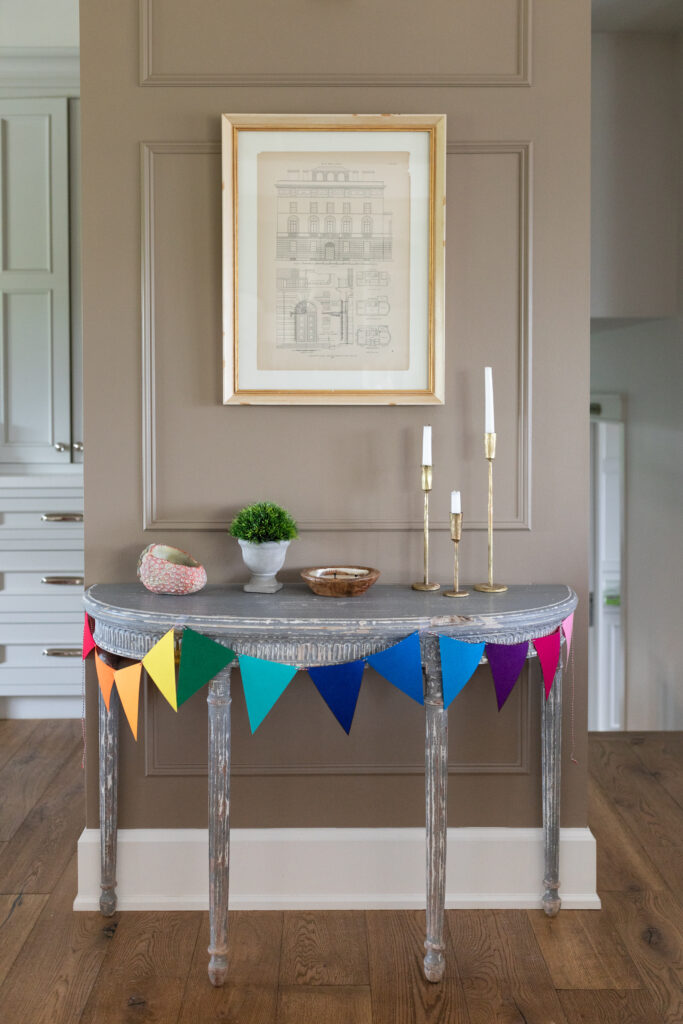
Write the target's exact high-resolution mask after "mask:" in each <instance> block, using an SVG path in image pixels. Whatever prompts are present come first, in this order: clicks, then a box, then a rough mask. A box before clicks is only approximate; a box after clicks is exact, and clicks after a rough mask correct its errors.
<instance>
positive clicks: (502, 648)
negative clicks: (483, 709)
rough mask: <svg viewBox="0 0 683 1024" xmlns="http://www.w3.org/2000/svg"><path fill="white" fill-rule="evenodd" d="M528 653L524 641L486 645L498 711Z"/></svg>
mask: <svg viewBox="0 0 683 1024" xmlns="http://www.w3.org/2000/svg"><path fill="white" fill-rule="evenodd" d="M528 651H529V644H528V643H527V641H526V640H525V641H524V642H523V643H521V644H487V645H486V657H487V658H488V661H489V665H490V666H491V675H492V676H493V684H494V686H495V688H496V699H497V701H498V710H499V711H500V709H501V708H502V706H503V704H504V703H505V701H506V700H507V699H508V697H509V696H510V694H511V693H512V691H513V689H514V686H515V683H516V682H517V680H518V679H519V675H520V672H521V671H522V669H523V668H524V662H525V661H526V657H527V654H528Z"/></svg>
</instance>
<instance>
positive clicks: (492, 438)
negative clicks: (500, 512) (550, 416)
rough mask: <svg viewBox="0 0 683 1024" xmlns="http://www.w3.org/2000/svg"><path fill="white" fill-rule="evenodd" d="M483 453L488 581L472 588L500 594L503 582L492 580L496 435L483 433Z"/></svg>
mask: <svg viewBox="0 0 683 1024" xmlns="http://www.w3.org/2000/svg"><path fill="white" fill-rule="evenodd" d="M484 455H485V456H486V459H487V461H488V464H489V579H488V583H475V584H474V589H475V590H481V591H483V592H484V593H485V594H502V593H503V591H505V590H507V587H506V585H505V584H504V583H494V582H493V460H494V459H495V457H496V435H495V434H484Z"/></svg>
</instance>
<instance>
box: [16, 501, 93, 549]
mask: <svg viewBox="0 0 683 1024" xmlns="http://www.w3.org/2000/svg"><path fill="white" fill-rule="evenodd" d="M60 516H64V517H66V518H64V519H63V520H60V519H59V518H58V517H60ZM77 517H80V518H77ZM82 517H83V513H82V511H80V510H79V509H75V508H73V507H70V508H69V509H67V510H64V511H60V510H59V509H55V508H54V507H49V508H43V509H40V510H36V511H35V512H11V511H9V512H8V511H6V510H2V511H0V538H5V539H6V540H15V539H16V540H20V539H22V538H25V539H28V538H32V539H33V538H35V539H36V540H37V539H40V538H41V537H52V538H54V539H55V541H56V542H57V543H58V542H59V539H60V538H61V537H72V538H76V537H79V538H82V537H83V518H82Z"/></svg>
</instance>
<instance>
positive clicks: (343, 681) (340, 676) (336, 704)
mask: <svg viewBox="0 0 683 1024" xmlns="http://www.w3.org/2000/svg"><path fill="white" fill-rule="evenodd" d="M364 669H365V662H364V661H349V662H346V663H345V664H342V665H321V666H318V667H316V668H309V670H308V674H309V676H310V677H311V679H312V680H313V682H314V683H315V686H316V689H317V690H318V693H319V694H320V696H321V697H322V699H323V700H324V701H325V703H326V704H327V706H328V708H329V709H330V711H331V712H332V714H333V715H334V717H335V718H336V719H337V721H338V722H339V724H340V725H341V727H342V729H343V730H344V731H345V732H346V733H347V734H348V733H349V732H351V723H352V722H353V715H354V712H355V710H356V704H357V703H358V694H359V693H360V684H361V682H362V681H363V671H364Z"/></svg>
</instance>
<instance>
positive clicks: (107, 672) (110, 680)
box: [95, 651, 114, 711]
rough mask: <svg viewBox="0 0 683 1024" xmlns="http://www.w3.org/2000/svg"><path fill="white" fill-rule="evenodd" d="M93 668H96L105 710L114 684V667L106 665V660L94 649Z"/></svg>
mask: <svg viewBox="0 0 683 1024" xmlns="http://www.w3.org/2000/svg"><path fill="white" fill-rule="evenodd" d="M95 668H96V669H97V681H98V683H99V684H100V693H101V694H102V700H103V701H104V703H105V706H106V708H107V711H109V701H110V700H111V688H112V686H113V685H114V669H113V668H112V667H111V665H107V663H106V661H102V659H101V658H100V656H99V654H98V653H97V651H95Z"/></svg>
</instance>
